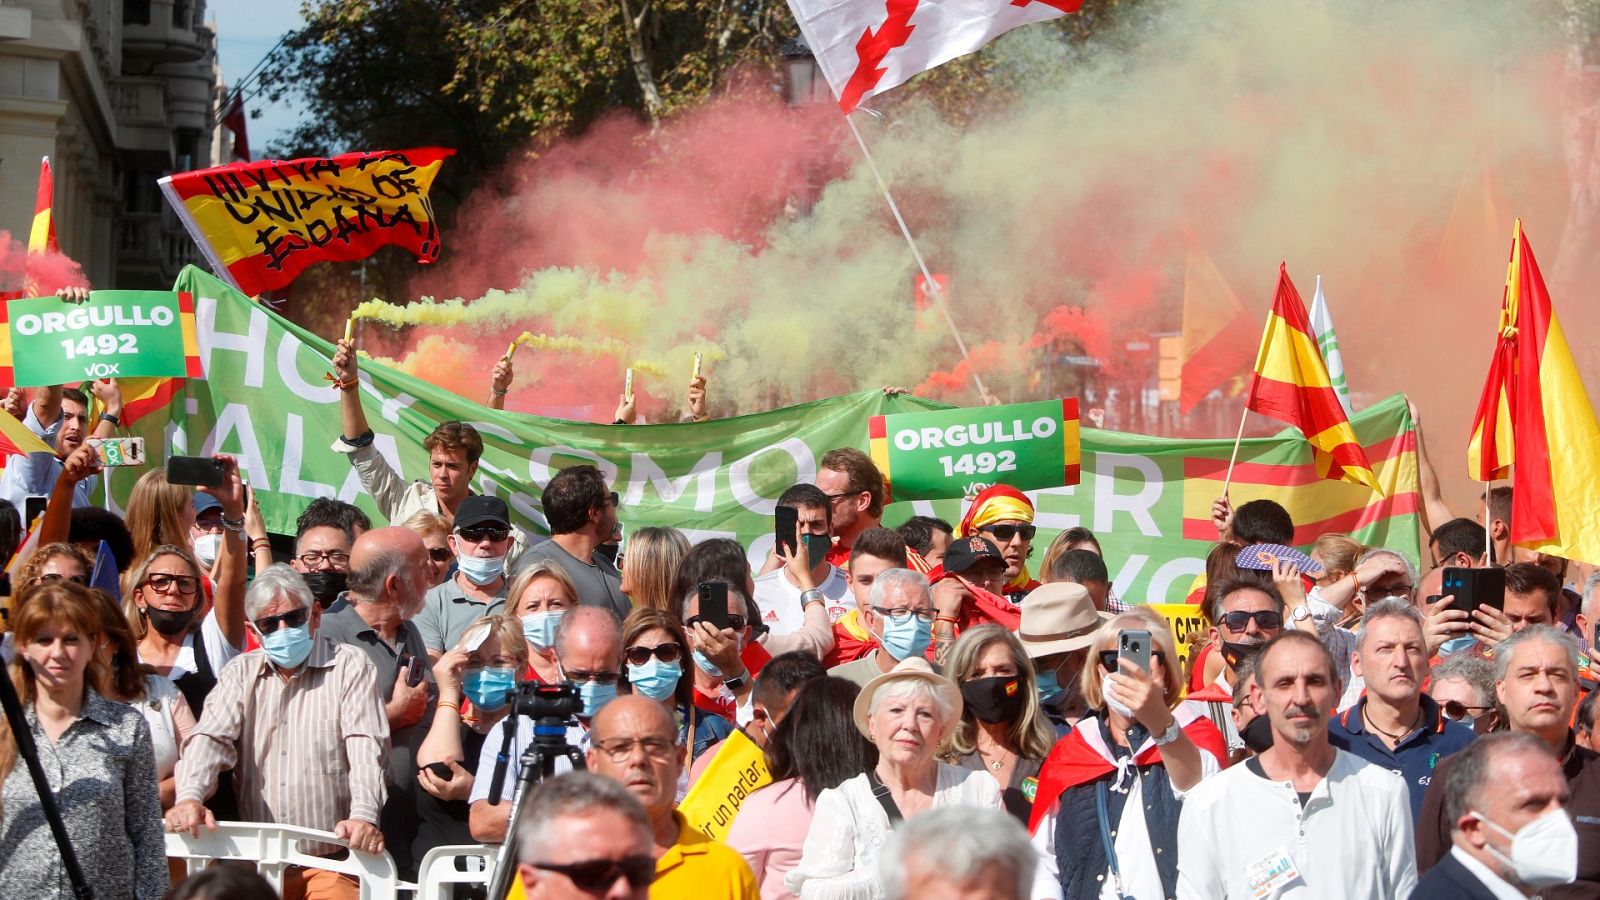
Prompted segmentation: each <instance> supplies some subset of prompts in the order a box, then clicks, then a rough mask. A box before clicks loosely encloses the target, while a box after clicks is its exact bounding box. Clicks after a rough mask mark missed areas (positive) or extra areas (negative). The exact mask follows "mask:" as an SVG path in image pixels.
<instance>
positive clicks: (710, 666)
mask: <svg viewBox="0 0 1600 900" xmlns="http://www.w3.org/2000/svg"><path fill="white" fill-rule="evenodd" d="M694 664H695V665H697V666H699V667H700V671H702V672H704V673H706V674H707V675H710V676H711V677H712V678H721V677H722V670H721V669H719V668H717V667H716V665H715V664H714V663H712V662H711V660H709V659H707V658H706V655H705V654H704V653H701V652H700V651H699V650H696V651H694Z"/></svg>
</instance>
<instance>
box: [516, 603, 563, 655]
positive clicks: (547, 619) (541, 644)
mask: <svg viewBox="0 0 1600 900" xmlns="http://www.w3.org/2000/svg"><path fill="white" fill-rule="evenodd" d="M562 613H563V610H559V609H556V610H546V611H544V612H536V613H528V614H527V615H525V616H523V617H522V636H523V637H525V638H527V639H528V643H530V644H532V645H534V646H535V647H538V648H539V649H541V650H543V649H546V648H549V647H554V646H555V645H556V626H558V625H560V624H561V616H562Z"/></svg>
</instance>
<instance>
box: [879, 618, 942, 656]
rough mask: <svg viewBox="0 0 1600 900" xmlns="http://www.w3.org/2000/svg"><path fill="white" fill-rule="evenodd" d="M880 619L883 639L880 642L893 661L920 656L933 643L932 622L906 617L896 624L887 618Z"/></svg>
mask: <svg viewBox="0 0 1600 900" xmlns="http://www.w3.org/2000/svg"><path fill="white" fill-rule="evenodd" d="M882 618H883V637H882V638H880V641H881V642H882V644H883V649H885V650H887V651H889V655H890V656H892V657H894V658H895V659H910V658H911V657H913V656H921V655H922V654H923V653H924V652H926V651H927V649H928V644H930V643H932V641H933V623H932V622H924V621H922V619H920V618H918V617H916V616H906V617H905V618H904V619H901V620H900V621H898V622H896V621H895V620H894V619H891V618H889V617H888V616H883V617H882Z"/></svg>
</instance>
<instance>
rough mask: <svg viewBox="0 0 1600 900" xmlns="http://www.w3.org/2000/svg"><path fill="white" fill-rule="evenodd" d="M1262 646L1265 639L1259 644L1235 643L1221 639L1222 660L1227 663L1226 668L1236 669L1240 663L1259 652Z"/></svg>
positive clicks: (1264, 644) (1264, 643)
mask: <svg viewBox="0 0 1600 900" xmlns="http://www.w3.org/2000/svg"><path fill="white" fill-rule="evenodd" d="M1264 646H1266V642H1265V641H1263V642H1261V643H1259V644H1236V643H1234V642H1233V641H1223V642H1222V661H1223V662H1225V663H1227V664H1228V668H1230V669H1237V668H1239V664H1240V663H1242V662H1244V661H1245V660H1247V659H1250V658H1252V657H1254V656H1255V655H1256V654H1257V653H1260V652H1261V648H1262V647H1264Z"/></svg>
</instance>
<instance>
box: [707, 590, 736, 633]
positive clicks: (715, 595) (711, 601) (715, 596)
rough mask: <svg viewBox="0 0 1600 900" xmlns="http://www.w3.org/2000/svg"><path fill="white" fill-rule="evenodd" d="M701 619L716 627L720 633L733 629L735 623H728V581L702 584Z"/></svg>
mask: <svg viewBox="0 0 1600 900" xmlns="http://www.w3.org/2000/svg"><path fill="white" fill-rule="evenodd" d="M700 617H701V618H703V619H705V620H706V621H707V622H710V623H711V624H712V625H714V626H716V628H717V630H718V631H721V630H722V629H724V628H732V627H733V623H731V622H729V621H728V583H727V582H726V581H702V582H700Z"/></svg>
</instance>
